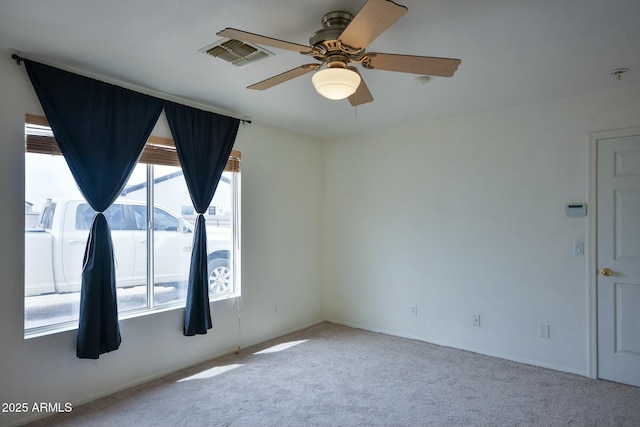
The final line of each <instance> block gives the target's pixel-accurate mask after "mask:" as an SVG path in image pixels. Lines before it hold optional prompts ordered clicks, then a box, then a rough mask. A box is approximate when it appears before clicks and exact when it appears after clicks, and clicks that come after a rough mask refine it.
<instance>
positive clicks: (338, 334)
mask: <svg viewBox="0 0 640 427" xmlns="http://www.w3.org/2000/svg"><path fill="white" fill-rule="evenodd" d="M30 425H31V426H63V425H64V426H156V427H157V426H451V425H455V426H565V425H570V426H581V427H582V426H640V388H637V387H631V386H626V385H622V384H616V383H612V382H608V381H601V380H592V379H588V378H584V377H581V376H577V375H573V374H568V373H562V372H556V371H552V370H549V369H544V368H539V367H534V366H529V365H523V364H519V363H515V362H510V361H506V360H502V359H497V358H493V357H488V356H483V355H479V354H475V353H470V352H466V351H462V350H455V349H451V348H446V347H439V346H437V345H432V344H428V343H424V342H420V341H414V340H409V339H404V338H398V337H394V336H389V335H384V334H378V333H373V332H367V331H363V330H359V329H353V328H348V327H344V326H338V325H334V324H330V323H322V324H319V325H316V326H313V327H311V328H309V329H305V330H303V331H300V332H296V333H293V334H289V335H287V336H284V337H281V338H279V339H277V340H273V341H270V342H267V343H264V344H261V345H259V346H254V347H251V348H247V349H245V350H243V351H241V352H240V354H237V355H236V354H231V355H228V356H225V357H222V358H219V359H216V360H212V361H211V362H207V363H205V364H201V365H199V366H196V367H193V368H190V369H187V370H184V371H181V372H179V373H176V374H172V375H169V376H167V377H164V378H162V379H159V380H156V381H153V382H150V383H147V384H144V385H141V386H138V387H135V388H132V389H129V390H126V391H123V392H120V393H117V394H115V395H112V396H108V397H105V398H102V399H99V400H96V401H94V402H91V403H88V404H86V405H82V406H79V407H76V408H74V409H73V412H71V413H69V414H58V415H54V416H52V417H49V418H46V419H44V420H40V421H38V422H35V423H32V424H30Z"/></svg>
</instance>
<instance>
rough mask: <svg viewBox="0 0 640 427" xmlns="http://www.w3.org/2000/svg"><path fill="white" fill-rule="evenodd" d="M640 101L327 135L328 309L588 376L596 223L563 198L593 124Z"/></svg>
mask: <svg viewBox="0 0 640 427" xmlns="http://www.w3.org/2000/svg"><path fill="white" fill-rule="evenodd" d="M639 111H640V88H635V89H633V90H625V91H615V92H609V93H604V94H597V95H592V96H587V97H581V98H575V99H565V100H562V101H558V102H552V103H547V104H543V105H533V106H528V107H524V108H519V109H513V110H508V111H497V112H490V113H485V114H478V115H473V116H467V117H460V118H457V119H452V120H447V121H439V122H431V123H422V124H417V125H411V126H407V127H404V128H398V129H390V130H389V131H388V132H387V133H383V134H373V135H367V136H361V137H358V138H349V139H345V140H338V141H334V142H333V143H331V144H328V145H327V147H326V166H325V167H326V178H325V200H326V205H325V236H326V237H325V288H324V291H325V315H326V317H327V319H329V320H332V321H335V322H339V323H344V324H348V325H352V326H357V327H362V328H365V329H371V330H376V331H382V332H388V333H391V334H397V335H402V336H407V337H414V338H418V339H421V340H425V341H430V342H434V343H438V344H443V345H446V346H452V347H458V348H463V349H469V350H473V351H476V352H480V353H485V354H490V355H496V356H500V357H503V358H507V359H513V360H518V361H524V362H529V363H533V364H536V365H541V366H546V367H551V368H556V369H559V370H565V371H571V372H575V373H579V374H583V375H588V332H589V330H588V310H587V308H588V304H587V297H588V283H587V259H588V254H587V256H573V255H572V242H573V241H585V240H586V239H588V237H589V236H587V230H588V225H587V218H567V217H566V216H565V214H564V206H565V204H567V203H569V202H587V196H588V188H587V185H588V148H589V135H588V133H589V132H591V131H596V130H603V129H612V128H620V127H629V126H637V125H640V116H639V115H638V112H639ZM589 208H590V209H594V207H593V206H590V207H589ZM414 304H415V305H417V306H418V315H417V316H412V315H411V314H410V312H411V310H410V308H411V306H412V305H414ZM473 314H480V315H481V326H480V327H474V326H472V315H473ZM540 323H542V324H549V325H550V331H551V337H550V338H549V339H545V338H539V337H538V324H540Z"/></svg>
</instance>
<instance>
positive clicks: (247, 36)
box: [217, 28, 312, 54]
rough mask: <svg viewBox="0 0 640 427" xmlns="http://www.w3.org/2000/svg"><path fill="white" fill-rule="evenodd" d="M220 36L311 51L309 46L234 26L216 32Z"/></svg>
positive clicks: (296, 50) (281, 47)
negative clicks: (238, 28)
mask: <svg viewBox="0 0 640 427" xmlns="http://www.w3.org/2000/svg"><path fill="white" fill-rule="evenodd" d="M217 35H218V36H220V37H227V38H230V39H236V40H240V41H243V42H249V43H254V44H258V45H262V46H270V47H277V48H278V49H286V50H293V51H295V52H300V53H305V54H306V53H309V52H311V50H312V49H311V47H309V46H305V45H302V44H297V43H291V42H287V41H284V40H278V39H273V38H271V37H267V36H261V35H260V34H253V33H249V32H247V31H242V30H237V29H235V28H225V29H224V30H222V31H220V32H218V34H217Z"/></svg>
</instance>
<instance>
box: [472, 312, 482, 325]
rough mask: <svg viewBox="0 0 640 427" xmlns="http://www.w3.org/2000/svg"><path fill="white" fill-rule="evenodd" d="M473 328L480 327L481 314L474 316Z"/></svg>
mask: <svg viewBox="0 0 640 427" xmlns="http://www.w3.org/2000/svg"><path fill="white" fill-rule="evenodd" d="M473 326H480V315H479V314H474V315H473Z"/></svg>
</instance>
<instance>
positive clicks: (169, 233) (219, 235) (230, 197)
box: [25, 115, 240, 336]
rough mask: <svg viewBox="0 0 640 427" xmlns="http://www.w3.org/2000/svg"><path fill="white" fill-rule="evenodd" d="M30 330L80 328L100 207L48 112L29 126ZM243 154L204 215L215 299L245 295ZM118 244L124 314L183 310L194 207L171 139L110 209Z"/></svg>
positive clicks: (147, 157)
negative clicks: (86, 260) (87, 253)
mask: <svg viewBox="0 0 640 427" xmlns="http://www.w3.org/2000/svg"><path fill="white" fill-rule="evenodd" d="M25 133H26V153H25V206H28V207H29V209H26V208H25V336H30V335H36V334H38V335H39V334H43V333H47V332H50V331H56V330H61V329H69V328H73V327H76V326H77V320H78V315H79V304H80V287H81V274H82V261H83V256H84V249H85V245H86V241H87V238H88V233H89V228H90V227H91V223H92V220H93V217H94V215H95V214H96V213H95V212H94V210H93V209H92V208H91V206H89V204H88V203H87V202H86V201H85V200H84V198H83V197H82V194H81V193H80V191H79V190H78V188H77V186H76V184H75V181H74V179H73V177H72V175H71V172H70V171H69V168H68V166H67V164H66V162H65V160H64V158H63V157H62V156H61V155H60V154H61V153H60V151H59V149H58V146H57V144H56V142H55V138H54V137H53V134H52V132H51V129H50V128H49V127H48V124H47V122H46V119H45V118H44V117H37V116H30V115H27V121H26V125H25ZM239 197H240V153H239V152H236V151H234V152H233V153H232V156H231V157H230V159H229V161H228V163H227V167H226V169H225V172H224V173H223V176H222V178H221V179H220V182H219V184H218V188H217V190H216V194H215V196H214V198H213V200H212V202H211V206H210V207H209V209H208V210H207V212H205V217H206V220H207V248H208V253H209V261H208V265H209V276H210V281H209V296H210V299H211V300H219V299H226V298H231V297H235V296H238V295H239V294H240V274H239V272H240V256H239V255H240V253H239V247H240V245H239V238H240V232H239V231H240V224H239V218H240V215H239ZM104 214H105V217H106V219H107V222H108V224H109V227H110V228H111V235H112V240H113V245H114V256H115V268H116V282H117V283H116V287H117V298H118V311H119V313H120V316H121V317H122V316H132V315H139V314H144V313H149V312H153V311H154V310H158V309H165V308H171V307H182V306H184V304H185V299H186V284H187V280H188V275H189V265H190V259H191V249H192V244H193V231H194V224H195V219H196V216H195V208H194V207H193V205H192V204H191V198H190V196H189V192H188V190H187V186H186V182H185V180H184V176H183V175H182V170H181V168H180V165H179V161H178V157H177V154H176V152H175V147H174V146H173V142H172V141H171V140H169V139H164V138H157V137H150V138H149V141H148V143H147V145H146V146H145V150H144V152H143V154H142V156H141V158H140V160H139V162H138V165H137V166H136V168H135V169H134V171H133V173H132V174H131V177H130V178H129V181H128V182H127V184H126V185H125V187H124V189H123V190H122V193H121V194H120V197H119V198H118V199H117V200H116V201H115V202H114V203H113V205H112V206H110V207H109V209H107V210H106V211H105V212H104Z"/></svg>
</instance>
